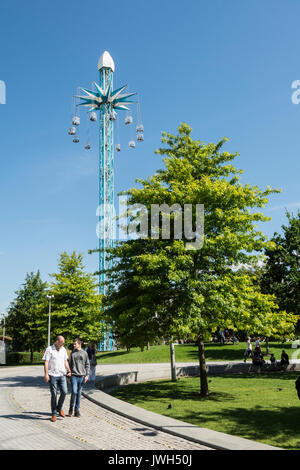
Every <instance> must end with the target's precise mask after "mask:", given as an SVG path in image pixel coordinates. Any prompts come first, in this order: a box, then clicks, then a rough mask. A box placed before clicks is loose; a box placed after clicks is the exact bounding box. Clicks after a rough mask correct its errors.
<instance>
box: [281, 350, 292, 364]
mask: <svg viewBox="0 0 300 470" xmlns="http://www.w3.org/2000/svg"><path fill="white" fill-rule="evenodd" d="M289 363H290V360H289V356H288V355H287V353H286V352H285V350H284V349H283V350H282V354H281V361H280V365H281V366H282V367H287V366H288V365H289Z"/></svg>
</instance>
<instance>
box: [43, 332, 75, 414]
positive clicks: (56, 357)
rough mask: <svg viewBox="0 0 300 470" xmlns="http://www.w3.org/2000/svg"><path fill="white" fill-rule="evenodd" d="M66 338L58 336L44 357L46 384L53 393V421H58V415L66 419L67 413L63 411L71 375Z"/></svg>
mask: <svg viewBox="0 0 300 470" xmlns="http://www.w3.org/2000/svg"><path fill="white" fill-rule="evenodd" d="M64 343H65V338H64V337H63V336H57V338H56V340H55V343H54V344H53V345H52V346H48V348H47V349H46V351H45V354H44V356H43V361H45V362H44V372H45V382H47V383H49V384H50V392H51V413H52V416H51V421H52V422H53V423H54V422H55V421H56V415H57V412H58V414H59V415H60V416H61V417H62V418H64V417H65V413H64V412H63V410H62V407H63V404H64V401H65V398H66V395H67V392H68V389H67V380H66V374H67V375H68V376H69V375H71V371H70V367H69V363H68V355H67V351H66V349H65V348H64ZM58 390H59V391H60V396H59V400H58V403H57V395H58Z"/></svg>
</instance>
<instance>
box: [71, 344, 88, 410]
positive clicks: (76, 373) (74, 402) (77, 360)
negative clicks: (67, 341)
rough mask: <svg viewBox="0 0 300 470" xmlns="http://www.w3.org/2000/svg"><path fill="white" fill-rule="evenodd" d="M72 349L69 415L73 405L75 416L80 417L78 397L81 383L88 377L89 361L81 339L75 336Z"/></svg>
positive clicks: (79, 397)
mask: <svg viewBox="0 0 300 470" xmlns="http://www.w3.org/2000/svg"><path fill="white" fill-rule="evenodd" d="M73 346H74V349H73V351H72V353H71V356H70V369H71V401H70V409H69V416H72V414H73V410H74V406H75V416H76V417H77V418H79V417H80V412H79V408H80V399H81V392H82V387H83V384H85V383H86V382H87V380H88V378H89V373H90V361H89V356H88V354H87V352H86V351H84V350H83V349H82V348H81V346H82V341H81V340H80V339H79V338H76V339H75V340H74V343H73Z"/></svg>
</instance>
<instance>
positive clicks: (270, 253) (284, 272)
mask: <svg viewBox="0 0 300 470" xmlns="http://www.w3.org/2000/svg"><path fill="white" fill-rule="evenodd" d="M286 215H287V218H288V224H287V225H283V226H282V229H283V233H282V235H280V234H278V233H275V234H274V236H273V238H272V241H273V242H274V244H275V245H276V248H275V249H273V250H266V251H265V255H266V263H265V267H264V273H263V275H262V280H261V285H262V289H263V292H266V293H270V294H275V296H276V299H277V302H278V305H279V306H280V308H281V309H282V310H286V311H287V312H290V313H295V314H296V315H300V211H298V214H297V215H296V216H293V215H291V214H290V213H289V212H287V213H286Z"/></svg>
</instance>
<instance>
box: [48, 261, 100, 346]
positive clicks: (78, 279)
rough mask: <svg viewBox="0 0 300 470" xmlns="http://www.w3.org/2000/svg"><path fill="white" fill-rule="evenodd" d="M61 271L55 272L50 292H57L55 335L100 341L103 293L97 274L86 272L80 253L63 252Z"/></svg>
mask: <svg viewBox="0 0 300 470" xmlns="http://www.w3.org/2000/svg"><path fill="white" fill-rule="evenodd" d="M58 268H59V272H58V273H54V274H51V277H52V278H53V282H51V283H50V294H52V295H54V299H53V301H52V314H51V336H52V338H54V337H55V336H56V335H58V334H61V335H63V336H64V337H65V338H66V342H67V343H68V342H72V341H73V339H74V338H75V337H76V336H79V337H80V338H81V339H82V340H84V341H88V340H95V341H97V340H99V338H100V337H101V334H102V328H101V320H102V310H101V295H99V294H98V292H97V287H98V286H97V282H96V279H95V278H94V277H93V275H91V274H89V273H86V272H85V267H84V265H83V256H82V255H81V254H77V253H76V252H73V253H71V254H70V255H68V254H67V253H66V252H64V253H62V254H61V255H60V260H59V265H58Z"/></svg>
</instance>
